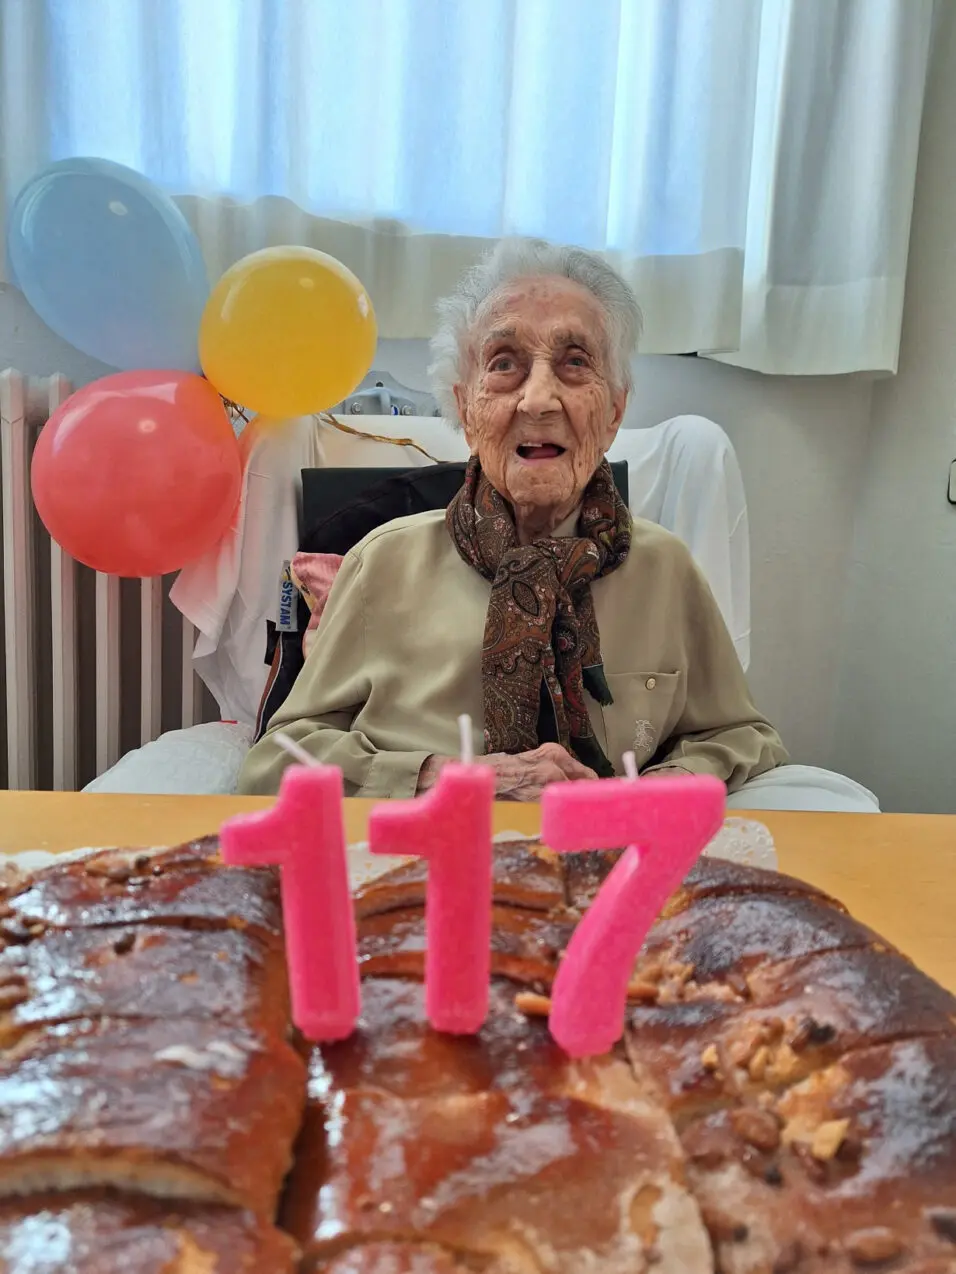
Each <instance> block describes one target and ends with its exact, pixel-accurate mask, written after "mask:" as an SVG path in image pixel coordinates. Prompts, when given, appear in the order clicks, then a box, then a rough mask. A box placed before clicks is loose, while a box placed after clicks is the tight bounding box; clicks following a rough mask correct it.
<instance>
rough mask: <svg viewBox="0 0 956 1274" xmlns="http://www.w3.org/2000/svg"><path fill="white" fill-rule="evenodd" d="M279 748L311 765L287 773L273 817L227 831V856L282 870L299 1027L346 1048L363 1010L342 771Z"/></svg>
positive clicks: (233, 824) (238, 823) (236, 821)
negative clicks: (345, 823) (347, 846)
mask: <svg viewBox="0 0 956 1274" xmlns="http://www.w3.org/2000/svg"><path fill="white" fill-rule="evenodd" d="M279 742H280V743H282V745H283V746H284V747H286V749H287V750H288V751H290V752H292V753H293V755H295V756H296V757H298V758H299V759H300V760H303V761H304V762H306V764H301V765H293V766H291V767H290V768H289V769H288V770H286V772H285V774H284V775H283V777H282V786H281V788H280V791H279V799H278V802H277V803H276V805H275V807H274V808H273V809H271V810H267V811H265V812H263V813H261V814H260V813H256V814H242V815H239V816H238V817H236V818H233V819H230V820H229V821H228V822H227V823H225V824H224V826H223V828H222V831H221V833H220V844H221V847H222V856H223V859H224V860H225V862H227V863H229V864H230V865H232V866H234V867H261V866H278V868H279V873H280V888H281V891H282V917H283V921H284V925H285V945H286V960H287V963H288V966H289V984H290V990H291V995H292V1020H293V1021H294V1022H295V1024H296V1026H297V1027H298V1028H299V1030H300V1031H301V1032H302V1033H303V1035H305V1037H306V1038H307V1039H310V1040H312V1041H315V1042H319V1041H323V1040H341V1039H345V1038H346V1037H347V1036H349V1035H351V1033H352V1031H353V1030H354V1028H355V1023H356V1020H357V1019H358V1015H359V1012H360V1008H361V999H360V994H361V993H360V990H359V972H358V959H357V956H356V951H355V915H354V912H353V908H352V894H351V889H350V887H349V876H348V862H347V859H346V853H345V829H344V826H343V823H342V771H341V770H339V769H337V768H336V767H334V766H330V765H317V764H316V763H315V762H314V761H312V759H311V758H310V757H309V756H308V754H307V753H303V752H302V750H301V749H300V748H298V747H297V746H296V745H295V744H292V743H291V741H289V740H286V739H285V738H284V736H283V737H282V738H280V739H279Z"/></svg>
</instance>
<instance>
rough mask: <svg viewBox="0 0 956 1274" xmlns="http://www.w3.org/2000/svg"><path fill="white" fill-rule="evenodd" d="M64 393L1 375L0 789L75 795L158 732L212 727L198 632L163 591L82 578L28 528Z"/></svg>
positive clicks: (158, 583) (36, 526)
mask: <svg viewBox="0 0 956 1274" xmlns="http://www.w3.org/2000/svg"><path fill="white" fill-rule="evenodd" d="M69 393H70V385H69V383H68V382H67V381H66V379H65V378H64V377H62V376H51V377H48V378H44V379H42V380H39V379H33V378H30V379H28V378H27V377H25V376H22V375H21V374H20V373H19V372H15V371H5V372H2V373H0V499H2V508H3V521H2V527H3V558H2V571H3V590H2V597H3V665H2V666H3V670H4V677H5V684H4V691H3V696H2V698H3V704H2V707H3V714H4V718H5V719H4V731H3V734H2V735H0V742H2V743H4V744H5V746H4V747H2V748H0V781H2V786H4V787H7V788H20V789H23V788H38V787H39V788H53V789H55V790H60V791H73V790H76V789H77V788H78V787H81V786H83V785H84V784H85V783H88V782H89V781H90V780H91V779H93V778H95V777H96V776H97V775H99V774H102V773H103V772H104V771H105V770H107V769H108V768H109V767H110V766H111V765H113V764H115V762H116V761H118V760H119V758H120V756H121V755H122V754H123V753H124V752H125V751H128V750H129V749H130V748H132V747H137V746H139V745H140V744H143V743H148V742H150V741H151V740H152V739H155V738H156V737H157V735H159V734H160V733H161V731H162V730H166V729H173V728H176V727H179V726H189V725H193V724H195V723H196V722H198V721H200V720H208V719H214V717H215V713H214V712H210V711H209V710H208V709H209V708H210V707H211V706H212V705H211V704H210V702H209V699H208V696H207V695H206V694H205V692H204V690H203V687H202V685H201V683H200V682H199V680H198V679H197V678H196V676H195V674H194V673H193V668H192V651H193V646H194V643H195V636H196V634H195V630H194V629H193V627H192V625H191V624H190V623H189V622H188V621H186V620H185V619H184V618H183V617H182V616H181V615H180V614H179V612H178V611H177V610H176V609H175V608H174V607H173V606H172V604H171V603H170V601H169V597H168V593H169V584H170V583H171V579H166V580H162V579H151V580H119V579H116V578H114V577H113V576H109V575H101V574H99V573H97V572H94V571H91V570H88V569H87V568H86V567H83V566H80V565H79V564H78V563H76V562H74V561H73V559H72V558H70V557H68V556H67V555H66V554H65V553H64V552H63V551H62V550H61V549H60V548H59V546H58V545H57V544H55V543H54V542H53V541H52V540H51V539H50V537H49V536H48V535H47V533H46V531H45V530H44V528H43V526H42V525H41V523H40V521H39V518H38V517H37V514H36V510H35V508H34V505H33V500H32V497H31V494H30V459H31V456H32V454H33V446H34V443H35V441H36V438H37V435H38V433H39V430H40V427H41V426H42V425H43V423H44V422H45V421H46V420H47V419H48V417H49V415H50V413H51V412H52V411H53V410H54V409H55V408H56V407H57V406H58V405H59V404H60V403H61V402H63V400H64V399H65V398H66V397H67V395H68V394H69Z"/></svg>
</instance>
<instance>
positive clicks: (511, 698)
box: [446, 457, 631, 778]
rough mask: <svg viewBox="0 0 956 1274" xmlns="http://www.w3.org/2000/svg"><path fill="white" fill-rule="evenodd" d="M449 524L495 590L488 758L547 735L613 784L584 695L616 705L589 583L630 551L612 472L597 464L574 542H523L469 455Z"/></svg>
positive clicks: (484, 659) (486, 679)
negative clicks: (602, 650)
mask: <svg viewBox="0 0 956 1274" xmlns="http://www.w3.org/2000/svg"><path fill="white" fill-rule="evenodd" d="M446 525H447V527H448V531H449V534H450V535H451V538H452V540H453V541H454V543H455V547H456V548H457V549H458V552H459V553H460V554H461V556H462V558H463V559H464V560H465V561H466V562H467V563H468V565H469V566H471V567H473V568H474V570H476V571H477V572H478V573H479V575H481V576H483V577H484V578H485V579H486V580H489V581H490V583H491V600H490V601H489V603H488V613H487V615H486V617H485V636H484V643H483V646H482V653H481V676H482V687H483V693H484V711H485V749H486V751H487V752H489V753H490V752H509V753H517V752H528V751H531V750H532V749H534V748H536V747H538V745H539V744H540V743H542V742H544V741H545V739H547V738H550V739H553V740H556V741H557V742H559V743H561V744H562V745H563V746H564V747H565V748H567V749H568V750H569V751H570V752H572V753H573V754H574V755H575V756H576V757H577V758H578V760H579V761H581V762H582V763H583V764H584V765H587V766H589V767H590V768H591V769H592V770H594V771H596V773H597V774H599V775H600V776H601V777H602V778H606V777H610V776H611V775H613V773H614V767H613V766H612V765H611V762H610V761H609V760H608V758H607V757H606V756H605V755H604V751H603V749H602V748H601V745H600V744H599V743H598V741H597V739H596V738H595V737H594V731H593V730H592V728H591V720H590V717H589V716H588V709H587V704H586V702H585V698H584V692H585V691H587V692H588V693H589V694H590V695H591V697H592V698H594V699H596V700H597V702H598V703H600V704H603V705H605V706H606V705H608V704H610V703H611V702H612V699H611V692H610V690H609V689H608V684H607V680H606V678H605V676H604V666H603V664H602V662H601V639H600V634H599V632H598V627H597V620H596V618H595V614H594V602H593V600H592V598H591V587H590V585H591V581H592V580H595V579H600V578H601V576H603V575H609V574H610V573H611V571H614V570H616V569H617V568H618V567H619V566H620V565H621V563H622V562H623V561H624V559H625V558H626V557H627V554H628V550H629V549H630V546H631V515H630V513H629V512H628V508H627V505H626V504H625V503H624V501H623V500H622V499H621V496H620V494H619V493H618V490H617V487H616V486H615V484H614V478H613V476H612V474H611V467H610V465H609V464H608V463H607V461H606V460H605V461H602V463H601V465H600V467H599V468H598V470H597V471H596V473H595V474H594V477H593V478H592V479H591V481H590V482H589V483H588V486H587V488H586V490H585V492H584V499H583V503H582V507H581V515H580V520H579V522H578V534H577V535H574V536H567V537H561V538H547V539H541V540H536V541H535V542H534V543H533V544H527V545H522V544H519V543H518V533H517V531H516V529H515V523H514V518H513V516H512V513H511V509H510V508H509V506H508V504H507V502H506V501H505V499H504V497H503V496H502V495H501V494H500V493H499V492H498V491H496V490H495V488H494V487H493V486H492V485H491V483H490V482H489V481H488V479H487V478H486V477H485V475H484V474H483V473H482V471H481V466H480V464H479V463H478V459H477V457H473V458H472V460H471V461H470V463H469V465H468V469H467V472H466V475H465V483H464V486H463V487H462V488H461V490H460V491H459V492H458V494H457V495H456V496H455V498H454V499H453V500H452V502H451V504H450V505H449V506H448V513H447V515H446ZM542 736H544V737H542Z"/></svg>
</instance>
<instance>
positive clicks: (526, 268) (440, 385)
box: [428, 239, 642, 422]
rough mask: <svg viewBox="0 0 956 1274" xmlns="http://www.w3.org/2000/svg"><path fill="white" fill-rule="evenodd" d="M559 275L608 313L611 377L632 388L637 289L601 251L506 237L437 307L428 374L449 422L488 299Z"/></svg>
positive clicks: (637, 327)
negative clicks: (519, 283)
mask: <svg viewBox="0 0 956 1274" xmlns="http://www.w3.org/2000/svg"><path fill="white" fill-rule="evenodd" d="M535 275H538V276H540V275H557V276H559V277H561V278H565V279H572V280H573V281H574V282H575V283H579V284H580V285H581V286H582V287H584V288H587V290H588V291H589V292H590V293H591V294H592V296H594V297H595V298H596V299H597V301H598V302H599V303H600V305H601V308H602V310H603V311H604V322H605V328H606V332H607V340H608V353H609V356H610V372H611V379H612V382H613V383H614V386H615V388H617V389H630V388H631V360H632V359H633V357H634V354H635V353H636V352H637V343H638V340H639V339H640V335H641V322H642V320H641V310H640V307H639V305H638V304H637V300H636V298H635V296H634V293H633V292H632V291H631V288H630V287H629V286H628V284H627V283H625V282H624V280H623V279H622V278H621V276H620V275H619V274H618V273H617V271H616V270H613V269H612V268H611V266H609V265H608V264H607V262H606V261H605V260H604V259H603V257H601V256H599V255H598V253H596V252H589V251H588V250H587V249H586V248H569V247H563V246H561V245H560V244H552V243H547V242H545V240H544V239H502V240H501V241H500V242H499V243H498V244H497V245H496V246H495V247H494V248H492V249H491V251H490V252H488V253H487V254H486V255H485V256H484V257H482V259H481V260H480V261H479V262H478V264H477V265H475V266H473V267H472V268H471V269H470V270H469V271H468V272H467V273H466V274H465V276H464V277H463V278H462V280H461V282H460V283H459V284H458V287H457V288H456V289H455V291H454V292H453V293H452V294H451V296H446V297H445V298H444V299H443V300H441V301H439V302H438V305H437V306H436V308H437V310H438V328H437V330H436V332H435V335H434V336H433V337H432V340H431V365H430V366H429V368H428V374H429V377H430V378H431V383H432V390H433V392H434V394H435V397H436V399H437V400H438V406H439V407H440V408H441V413H442V415H443V416H444V417H445V419H446V420H449V421H452V422H457V421H458V407H457V404H456V402H455V393H454V387H455V385H456V384H459V383H460V382H461V381H462V379H463V377H464V360H465V358H466V357H467V356H468V352H469V351H468V342H469V339H470V336H471V331H472V328H473V326H474V323H475V320H476V318H477V317H478V314H479V311H480V310H481V307H482V306H483V305H484V303H485V302H486V301H487V300H488V298H489V297H490V296H492V295H493V294H494V293H495V292H497V291H498V290H499V289H500V288H502V287H504V286H505V285H507V284H508V283H510V282H512V281H513V280H514V279H526V278H529V277H531V276H535Z"/></svg>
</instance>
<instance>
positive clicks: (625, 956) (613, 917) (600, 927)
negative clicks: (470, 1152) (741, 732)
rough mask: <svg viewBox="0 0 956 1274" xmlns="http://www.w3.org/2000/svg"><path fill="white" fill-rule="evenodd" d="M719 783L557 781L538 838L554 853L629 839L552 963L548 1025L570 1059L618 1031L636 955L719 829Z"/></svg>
mask: <svg viewBox="0 0 956 1274" xmlns="http://www.w3.org/2000/svg"><path fill="white" fill-rule="evenodd" d="M725 802H726V789H725V787H724V785H723V783H721V782H720V780H719V779H716V778H713V777H711V776H708V775H693V776H687V777H683V776H680V777H678V776H674V777H670V778H666V777H654V776H649V777H647V778H642V779H639V780H637V781H635V780H634V779H632V778H625V779H604V780H582V781H580V782H576V783H556V784H553V785H552V786H550V787H548V788H546V789H545V791H544V793H543V795H542V800H541V836H542V840H543V841H544V843H545V844H546V845H548V846H549V847H550V848H551V849H554V850H556V851H558V852H559V853H568V852H573V851H576V850H597V849H616V848H619V847H620V846H622V845H624V846H627V848H626V849H625V851H624V853H623V854H622V855H621V857H620V858H619V859H618V861H617V862H616V863H615V865H614V867H613V869H612V870H611V873H610V875H609V876H608V878H607V880H605V882H604V884H603V885H602V886H601V889H600V890H599V892H598V894H597V897H596V898H595V899H594V901H593V903H592V904H591V906H590V908H589V909H588V910H587V912H586V913H585V914H584V916H583V917H582V919H581V921H580V923H579V924H578V926H577V928H576V929H575V931H574V933H573V935H572V936H571V940H570V942H569V943H568V947H567V950H566V952H565V954H564V959H563V960H562V961H561V964H560V965H559V966H558V972H557V976H556V978H555V981H554V986H553V988H552V993H551V1012H550V1015H549V1027H550V1030H551V1034H552V1035H553V1036H554V1038H555V1040H556V1041H557V1043H558V1044H560V1046H561V1047H562V1048H563V1049H564V1051H565V1052H566V1053H568V1054H570V1056H572V1057H589V1056H594V1055H596V1054H600V1053H606V1052H607V1051H608V1050H609V1049H610V1048H612V1047H613V1045H614V1044H615V1043H616V1042H617V1041H618V1040H619V1039H620V1038H621V1035H622V1034H623V1032H624V1014H625V1011H626V1006H627V987H628V983H629V981H630V979H631V974H632V970H633V968H634V961H635V960H636V958H637V954H638V952H639V951H640V949H641V946H642V944H643V942H644V939H645V938H646V937H647V934H648V931H649V930H650V928H651V926H652V925H653V923H654V921H655V920H656V918H657V916H658V915H659V914H660V911H661V908H662V907H663V905H664V903H665V902H666V901H667V899H668V898H669V897H670V895H671V894H672V893H673V892H674V890H675V889H676V888H677V886H678V885H679V884H680V883H681V881H682V880H683V879H684V877H685V876H686V875H687V872H688V871H689V870H690V868H691V866H692V865H693V863H694V862H695V860H696V859H697V857H698V855H699V854H700V852H701V850H702V849H703V848H704V846H705V845H706V844H707V842H708V841H709V840H711V838H712V837H713V836H714V835H715V834H716V832H717V831H718V830H719V829H720V826H721V823H722V821H723V816H724V806H725Z"/></svg>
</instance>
